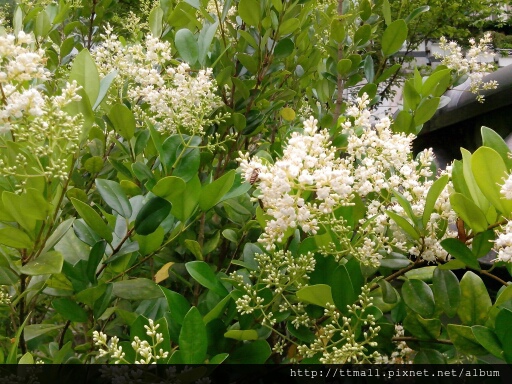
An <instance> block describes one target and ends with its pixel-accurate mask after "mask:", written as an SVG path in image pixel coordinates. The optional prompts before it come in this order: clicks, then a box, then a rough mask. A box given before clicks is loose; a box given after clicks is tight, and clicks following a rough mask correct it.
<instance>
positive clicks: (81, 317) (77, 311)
mask: <svg viewBox="0 0 512 384" xmlns="http://www.w3.org/2000/svg"><path fill="white" fill-rule="evenodd" d="M52 307H53V308H54V309H55V310H56V311H57V312H58V313H59V314H60V315H62V317H64V318H65V319H66V320H69V321H76V322H79V323H83V322H86V321H87V319H88V318H89V317H88V316H87V312H86V311H85V309H83V308H82V307H81V306H80V305H78V304H77V303H76V301H74V300H71V299H68V298H67V297H62V298H58V299H54V300H53V301H52Z"/></svg>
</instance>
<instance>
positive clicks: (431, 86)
mask: <svg viewBox="0 0 512 384" xmlns="http://www.w3.org/2000/svg"><path fill="white" fill-rule="evenodd" d="M450 80H451V70H450V69H443V70H441V71H436V72H434V73H432V74H431V75H430V76H429V77H428V78H427V80H425V82H424V83H423V85H422V86H421V94H422V95H423V96H429V95H433V96H436V97H438V96H441V95H439V94H437V90H438V88H439V89H442V92H441V94H442V93H444V92H445V91H446V87H447V86H448V85H449V82H450Z"/></svg>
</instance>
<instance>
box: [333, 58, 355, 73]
mask: <svg viewBox="0 0 512 384" xmlns="http://www.w3.org/2000/svg"><path fill="white" fill-rule="evenodd" d="M351 67H352V61H351V60H349V59H341V60H340V61H338V64H337V65H336V70H337V71H338V75H340V76H345V75H346V74H348V73H349V72H350V68H351Z"/></svg>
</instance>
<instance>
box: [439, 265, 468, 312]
mask: <svg viewBox="0 0 512 384" xmlns="http://www.w3.org/2000/svg"><path fill="white" fill-rule="evenodd" d="M432 290H433V292H434V299H435V302H436V304H437V305H438V306H439V307H440V308H441V309H442V310H443V312H444V313H446V314H447V315H448V317H454V316H455V315H456V314H457V308H458V307H459V304H460V296H461V293H460V286H459V280H458V279H457V276H455V274H454V273H453V272H452V271H450V270H442V269H439V268H436V269H435V270H434V276H433V280H432Z"/></svg>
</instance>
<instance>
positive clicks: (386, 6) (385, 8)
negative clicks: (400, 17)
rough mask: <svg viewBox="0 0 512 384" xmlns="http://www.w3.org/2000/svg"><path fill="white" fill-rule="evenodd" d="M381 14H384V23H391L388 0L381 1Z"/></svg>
mask: <svg viewBox="0 0 512 384" xmlns="http://www.w3.org/2000/svg"><path fill="white" fill-rule="evenodd" d="M382 14H383V16H384V21H385V22H386V25H388V26H389V25H390V24H391V6H390V5H389V1H388V0H384V1H383V2H382Z"/></svg>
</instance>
